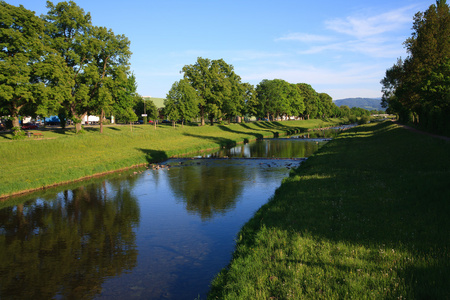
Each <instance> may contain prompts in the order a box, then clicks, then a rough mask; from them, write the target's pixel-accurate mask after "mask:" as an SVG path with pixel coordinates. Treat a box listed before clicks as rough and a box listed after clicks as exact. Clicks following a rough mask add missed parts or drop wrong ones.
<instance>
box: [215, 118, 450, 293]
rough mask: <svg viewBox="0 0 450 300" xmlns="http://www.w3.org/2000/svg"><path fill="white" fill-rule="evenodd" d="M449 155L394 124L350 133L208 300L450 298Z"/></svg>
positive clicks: (261, 224) (265, 225) (283, 190)
mask: <svg viewBox="0 0 450 300" xmlns="http://www.w3.org/2000/svg"><path fill="white" fill-rule="evenodd" d="M449 153H450V143H449V142H448V141H444V140H440V139H436V138H433V137H430V136H426V135H422V134H417V133H414V132H410V131H408V130H406V129H403V128H401V127H399V126H398V125H397V124H393V123H391V122H384V123H380V124H369V125H364V126H360V127H357V128H354V129H351V130H348V131H346V132H345V133H342V134H341V135H340V136H339V137H338V138H336V139H334V140H333V141H331V142H329V143H328V144H326V145H325V146H323V147H322V148H321V149H320V150H319V151H318V152H317V153H316V154H315V155H313V156H312V157H310V158H309V159H308V160H307V161H306V162H304V163H303V164H302V165H301V166H300V167H299V168H298V169H296V170H295V171H293V172H292V173H291V175H290V177H289V178H286V179H285V180H284V181H283V183H282V185H281V187H280V188H278V189H277V191H276V193H275V195H274V196H273V198H272V199H271V201H270V202H269V203H268V204H266V205H264V206H263V207H262V208H261V209H260V210H259V211H258V212H257V213H256V214H255V216H254V217H253V218H252V219H251V220H250V221H249V222H248V223H247V224H246V225H245V226H244V227H243V228H242V230H241V232H240V233H239V235H238V238H237V245H236V250H235V253H234V255H233V259H232V261H231V263H230V265H229V266H228V268H226V269H224V270H223V271H222V272H221V273H220V274H219V275H218V277H217V278H216V279H215V280H214V281H213V283H212V286H211V292H210V295H209V298H210V299H299V298H302V299H317V298H321V299H337V298H339V299H342V298H344V299H346V298H354V299H365V298H370V299H393V298H398V299H400V298H412V299H446V298H449V297H450V288H449V286H448V279H449V278H450V251H449V250H450V249H449V245H450V219H449V218H448V216H449V215H450V202H449V200H448V199H450V188H449V187H448V178H450V156H449Z"/></svg>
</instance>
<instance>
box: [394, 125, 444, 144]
mask: <svg viewBox="0 0 450 300" xmlns="http://www.w3.org/2000/svg"><path fill="white" fill-rule="evenodd" d="M394 123H395V124H397V125H398V126H400V127H403V128H405V129H408V130H410V131H412V132H416V133H420V134H425V135H428V136H432V137H435V138H438V139H441V140H444V141H448V142H450V137H448V136H443V135H437V134H433V133H429V132H426V131H421V130H418V129H416V128H413V127H410V126H407V125H403V124H400V123H398V122H394Z"/></svg>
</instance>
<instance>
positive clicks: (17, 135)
mask: <svg viewBox="0 0 450 300" xmlns="http://www.w3.org/2000/svg"><path fill="white" fill-rule="evenodd" d="M12 131H13V132H12V133H13V137H12V138H13V140H20V139H23V138H25V132H24V131H23V130H21V129H20V127H13V128H12Z"/></svg>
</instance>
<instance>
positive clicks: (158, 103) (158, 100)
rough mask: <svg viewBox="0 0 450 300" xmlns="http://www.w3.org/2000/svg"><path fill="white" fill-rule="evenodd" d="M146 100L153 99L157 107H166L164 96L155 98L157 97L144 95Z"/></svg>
mask: <svg viewBox="0 0 450 300" xmlns="http://www.w3.org/2000/svg"><path fill="white" fill-rule="evenodd" d="M143 98H144V99H145V100H152V101H153V103H155V105H156V107H157V108H163V107H164V100H165V99H164V98H155V97H148V96H144V97H143Z"/></svg>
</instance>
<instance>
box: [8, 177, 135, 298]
mask: <svg viewBox="0 0 450 300" xmlns="http://www.w3.org/2000/svg"><path fill="white" fill-rule="evenodd" d="M115 183H117V185H116V186H114V184H115ZM106 184H107V183H106V182H105V181H103V184H101V185H86V186H79V187H77V188H74V189H72V190H66V191H64V192H62V193H59V194H57V195H51V194H50V195H49V194H46V195H44V198H47V197H48V198H51V199H56V200H52V201H46V200H45V199H42V198H41V199H40V200H37V201H29V202H28V203H25V204H20V205H17V206H14V207H7V208H3V209H1V210H0V279H1V280H0V281H1V285H0V298H2V299H3V298H5V299H6V298H14V299H51V298H53V297H55V296H58V295H59V296H61V297H63V298H71V299H85V298H93V297H94V296H95V295H96V294H98V293H99V292H100V291H101V285H102V283H103V281H104V280H105V278H107V277H110V276H117V275H120V274H121V273H123V272H125V271H127V270H131V269H132V268H134V267H135V266H136V258H137V254H138V253H137V249H136V246H135V233H134V231H133V228H134V227H136V226H137V224H138V223H139V213H140V212H139V206H138V204H137V201H136V199H134V197H133V196H132V195H131V193H130V185H132V182H131V181H129V180H128V181H121V182H120V183H119V182H118V181H110V182H109V183H108V184H110V185H112V186H113V188H112V189H107V187H106ZM107 190H109V192H107ZM111 190H114V192H111Z"/></svg>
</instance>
